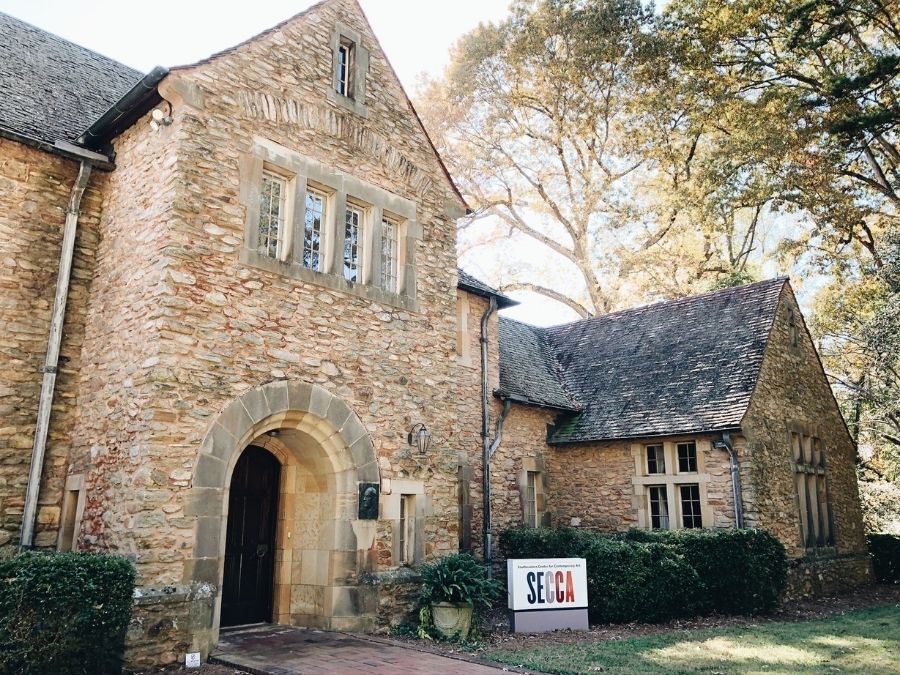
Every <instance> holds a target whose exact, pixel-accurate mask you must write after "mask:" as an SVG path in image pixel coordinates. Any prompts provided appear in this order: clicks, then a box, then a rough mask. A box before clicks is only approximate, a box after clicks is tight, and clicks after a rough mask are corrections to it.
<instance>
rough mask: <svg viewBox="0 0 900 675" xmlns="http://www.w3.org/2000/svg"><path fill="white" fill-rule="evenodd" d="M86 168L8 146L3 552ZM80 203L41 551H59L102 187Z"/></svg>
mask: <svg viewBox="0 0 900 675" xmlns="http://www.w3.org/2000/svg"><path fill="white" fill-rule="evenodd" d="M77 173H78V163H77V162H74V161H71V160H66V159H63V158H62V157H59V156H57V155H52V154H49V153H45V152H42V151H39V150H36V149H34V148H32V147H29V146H26V145H22V144H20V143H16V142H14V141H10V140H6V139H0V296H2V302H0V326H2V327H3V331H2V335H0V419H2V422H0V555H2V554H8V553H11V552H12V550H13V547H14V546H15V545H16V544H17V543H18V535H19V527H20V524H21V520H22V510H23V507H24V502H25V488H26V484H27V476H28V467H29V465H30V462H31V449H32V445H33V442H34V427H35V421H36V419H37V406H38V397H39V395H40V389H41V379H42V373H41V371H40V370H39V369H40V368H41V367H42V366H43V364H44V358H45V355H46V353H47V339H48V336H49V331H50V314H51V310H52V306H53V297H54V294H55V291H56V277H57V274H58V271H59V256H60V246H61V243H62V235H63V229H64V225H65V219H66V209H67V207H68V201H69V196H70V192H71V189H72V185H73V184H74V182H75V177H76V175H77ZM105 178H106V176H105V174H104V173H102V172H100V171H96V170H95V171H94V173H93V174H92V176H91V180H90V183H89V186H88V189H87V190H86V192H85V194H84V197H83V199H82V203H81V216H80V219H79V225H78V231H77V236H76V240H75V254H74V260H73V268H72V276H71V283H70V290H69V299H68V303H67V306H66V320H65V330H64V332H63V340H62V345H61V348H60V360H59V374H58V376H57V379H56V396H55V398H54V403H53V415H52V417H51V425H50V429H49V434H48V441H47V452H46V458H45V462H44V474H43V480H42V483H41V491H40V495H39V508H38V513H37V527H36V534H35V544H36V545H37V546H41V547H46V546H55V545H56V534H57V527H58V525H59V517H60V507H61V503H60V500H61V494H62V489H63V483H64V481H65V474H66V458H67V455H68V453H69V449H70V444H71V439H72V432H73V424H74V418H73V417H72V416H71V415H70V414H69V413H70V412H71V411H72V409H73V406H74V402H75V399H76V389H77V380H78V375H79V373H80V371H81V365H82V361H81V344H82V341H83V339H84V325H85V311H86V308H87V297H88V293H89V291H90V282H91V277H92V274H93V266H94V256H95V250H96V247H97V238H98V236H97V221H98V214H99V212H100V186H102V184H103V183H104V181H105Z"/></svg>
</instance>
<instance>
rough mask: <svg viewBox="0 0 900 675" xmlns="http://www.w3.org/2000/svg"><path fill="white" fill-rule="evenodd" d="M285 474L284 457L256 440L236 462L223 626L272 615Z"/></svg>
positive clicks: (232, 488) (227, 545)
mask: <svg viewBox="0 0 900 675" xmlns="http://www.w3.org/2000/svg"><path fill="white" fill-rule="evenodd" d="M280 473H281V466H280V465H279V463H278V460H277V459H275V457H274V456H272V454H270V453H269V452H267V451H265V450H263V449H262V448H258V447H256V446H253V445H251V446H249V447H248V448H247V449H246V450H244V452H243V453H242V454H241V456H240V457H239V458H238V462H237V465H236V466H235V467H234V474H233V475H232V477H231V491H230V493H229V497H228V530H227V533H226V536H225V576H224V581H223V585H222V619H221V622H220V623H221V625H222V626H239V625H242V624H247V623H259V622H263V621H271V620H272V599H273V596H274V586H273V581H274V572H275V522H276V520H277V514H278V481H279V476H280Z"/></svg>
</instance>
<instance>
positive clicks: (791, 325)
mask: <svg viewBox="0 0 900 675" xmlns="http://www.w3.org/2000/svg"><path fill="white" fill-rule="evenodd" d="M787 323H788V338H789V339H790V342H791V347H797V346H798V345H799V344H800V336H799V334H798V333H797V317H796V316H795V315H794V309H793V307H788V311H787Z"/></svg>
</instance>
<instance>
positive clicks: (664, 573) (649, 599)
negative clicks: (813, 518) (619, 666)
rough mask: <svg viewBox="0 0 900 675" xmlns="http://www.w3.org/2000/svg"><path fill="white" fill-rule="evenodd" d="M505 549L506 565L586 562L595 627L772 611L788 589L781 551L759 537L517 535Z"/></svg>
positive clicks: (706, 533)
mask: <svg viewBox="0 0 900 675" xmlns="http://www.w3.org/2000/svg"><path fill="white" fill-rule="evenodd" d="M500 549H501V551H502V552H503V554H504V555H505V556H506V557H507V558H569V557H576V558H585V559H586V561H587V568H588V603H589V615H590V619H591V621H593V622H607V621H610V622H625V621H635V620H640V621H664V620H667V619H672V618H677V617H683V616H691V615H695V614H709V613H711V612H720V613H728V614H754V613H758V612H765V611H770V610H772V609H774V608H775V607H777V606H778V602H779V599H780V596H781V592H782V591H783V590H784V586H785V583H786V581H787V555H786V553H785V550H784V546H783V545H782V544H781V542H780V541H778V540H777V539H776V538H775V537H773V536H772V535H770V534H768V533H766V532H763V531H760V530H682V531H677V532H659V531H653V532H651V531H646V530H631V531H629V532H627V533H625V534H613V535H609V534H598V533H593V532H587V531H579V530H571V529H566V528H561V529H556V530H550V529H543V528H538V529H514V530H506V531H505V532H502V533H501V534H500Z"/></svg>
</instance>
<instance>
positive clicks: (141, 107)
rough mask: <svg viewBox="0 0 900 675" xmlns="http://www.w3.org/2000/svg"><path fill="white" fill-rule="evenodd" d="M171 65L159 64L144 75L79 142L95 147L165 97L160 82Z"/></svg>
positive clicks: (90, 127)
mask: <svg viewBox="0 0 900 675" xmlns="http://www.w3.org/2000/svg"><path fill="white" fill-rule="evenodd" d="M168 74H169V69H168V68H163V67H162V66H156V67H155V68H154V69H153V70H151V71H150V72H149V73H147V74H146V75H144V77H142V78H141V79H140V81H139V82H138V83H137V84H135V85H134V86H133V87H132V88H131V89H129V90H128V91H127V92H125V94H124V95H123V96H122V98H120V99H119V100H118V101H116V102H115V103H113V104H112V106H110V108H109V110H107V111H106V112H105V113H103V114H102V115H101V116H100V118H99V119H98V120H97V121H96V122H94V123H93V124H92V125H91V126H89V127H88V128H87V129H86V130H85V132H84V133H83V134H81V136H79V137H78V138H77V139H76V141H75V142H76V143H78V144H79V145H83V146H85V147H87V148H96V147H98V146H99V145H100V144H101V143H103V142H104V141H106V140H108V139H109V138H111V137H113V136H115V135H116V133H118V132H120V131H122V130H124V129H125V128H127V127H128V126H129V125H130V124H131V123H132V122H133V121H134V120H136V119H137V118H138V117H140V116H141V115H143V114H144V113H145V112H146V111H147V110H149V109H150V108H151V107H153V106H154V105H156V104H157V103H158V102H159V101H161V100H162V97H160V95H159V92H158V91H157V85H159V83H160V82H161V81H162V79H163V78H164V77H166V75H168Z"/></svg>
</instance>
